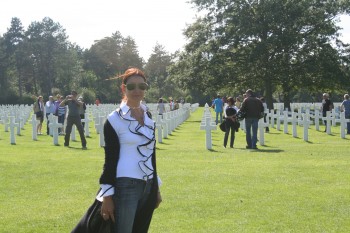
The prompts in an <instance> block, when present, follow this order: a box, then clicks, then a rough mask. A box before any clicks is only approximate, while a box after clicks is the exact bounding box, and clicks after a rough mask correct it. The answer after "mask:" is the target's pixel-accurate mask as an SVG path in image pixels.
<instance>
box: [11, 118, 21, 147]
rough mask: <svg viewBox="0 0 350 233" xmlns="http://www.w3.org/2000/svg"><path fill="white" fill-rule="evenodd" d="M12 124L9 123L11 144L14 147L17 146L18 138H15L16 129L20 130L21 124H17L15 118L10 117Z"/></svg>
mask: <svg viewBox="0 0 350 233" xmlns="http://www.w3.org/2000/svg"><path fill="white" fill-rule="evenodd" d="M9 119H10V123H9V127H10V143H11V144H12V145H15V144H16V136H15V127H17V128H19V124H18V123H15V117H14V116H10V117H9Z"/></svg>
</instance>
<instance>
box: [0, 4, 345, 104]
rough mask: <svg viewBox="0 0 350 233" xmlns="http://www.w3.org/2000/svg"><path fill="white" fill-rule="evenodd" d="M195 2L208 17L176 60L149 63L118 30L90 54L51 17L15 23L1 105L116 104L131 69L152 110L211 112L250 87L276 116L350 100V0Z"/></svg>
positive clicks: (166, 57) (2, 41)
mask: <svg viewBox="0 0 350 233" xmlns="http://www.w3.org/2000/svg"><path fill="white" fill-rule="evenodd" d="M190 2H191V3H192V5H193V6H194V7H195V8H197V9H198V11H199V12H201V14H200V15H201V16H200V17H197V19H196V21H195V22H194V23H192V24H190V25H188V26H187V27H186V28H185V29H184V36H185V37H186V38H187V41H188V42H187V44H186V45H185V48H184V50H183V51H177V52H175V53H173V54H169V53H168V52H167V51H166V49H165V48H164V46H162V45H160V44H155V46H154V48H153V51H152V54H151V56H150V57H149V59H148V60H147V61H145V60H144V59H143V58H142V57H140V56H139V53H138V49H137V44H136V43H135V40H134V39H133V38H132V37H130V36H127V37H124V36H123V35H122V34H121V33H120V32H118V31H116V32H115V33H113V34H112V35H111V36H106V37H105V38H102V39H99V40H96V41H95V43H94V44H93V45H92V46H91V47H90V48H89V49H83V48H81V47H79V45H76V44H72V43H71V42H69V40H68V36H67V35H66V33H65V29H64V28H63V27H62V26H61V25H60V24H59V23H58V22H54V21H53V20H52V19H50V18H48V17H47V18H44V19H43V20H42V21H40V22H32V23H31V24H30V25H29V27H28V28H27V29H24V28H23V26H22V24H21V21H20V19H19V18H16V17H14V18H12V20H11V25H10V27H9V28H8V30H7V32H6V33H4V35H2V36H0V90H1V93H2V94H1V95H0V104H4V103H5V104H10V103H26V102H30V103H31V102H32V100H31V96H32V95H33V94H34V95H38V94H41V95H44V96H48V95H52V94H56V93H60V94H63V95H64V94H68V93H69V91H70V90H72V89H75V90H78V92H79V93H81V94H82V95H83V96H84V99H85V100H86V101H87V102H93V101H94V99H95V98H96V97H99V98H100V99H101V100H102V101H103V102H105V103H116V102H119V101H120V99H121V96H120V94H119V93H120V90H119V87H120V81H118V80H117V81H116V80H115V79H113V77H116V76H117V75H118V74H121V73H123V72H124V70H125V69H127V68H128V67H129V66H136V67H140V68H142V69H144V70H145V72H146V75H147V77H148V78H149V82H150V89H149V90H148V92H147V94H146V102H157V100H158V98H160V97H163V98H164V99H167V98H168V97H173V98H175V99H177V98H185V99H186V101H188V102H199V103H201V104H204V103H205V102H209V101H210V98H212V97H213V96H215V95H216V94H217V93H220V94H221V95H222V96H225V95H226V96H234V97H235V96H239V95H241V94H242V93H244V92H245V90H246V89H248V88H251V89H253V90H255V91H256V92H257V93H258V94H259V95H260V96H265V99H266V101H267V103H268V106H269V107H270V108H271V107H272V103H273V102H275V101H279V102H284V103H285V106H289V104H290V102H293V101H294V102H314V101H319V100H320V99H321V96H322V93H323V92H329V93H331V96H332V98H333V100H334V101H340V100H341V96H342V95H343V94H344V93H349V91H350V72H349V58H350V56H349V55H350V46H349V44H346V43H344V42H342V41H341V40H340V34H339V30H340V28H339V27H338V26H337V20H339V16H340V15H341V14H349V9H350V2H349V1H328V0H236V1H226V0H214V1H213V0H191V1H190Z"/></svg>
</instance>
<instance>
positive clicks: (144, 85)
mask: <svg viewBox="0 0 350 233" xmlns="http://www.w3.org/2000/svg"><path fill="white" fill-rule="evenodd" d="M139 89H140V90H142V91H144V90H146V89H147V83H139Z"/></svg>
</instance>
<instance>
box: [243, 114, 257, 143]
mask: <svg viewBox="0 0 350 233" xmlns="http://www.w3.org/2000/svg"><path fill="white" fill-rule="evenodd" d="M258 123H259V119H258V118H246V119H245V129H246V135H245V136H246V141H247V146H248V147H250V148H255V147H256V142H257V141H258V137H257V135H258ZM252 131H253V133H252Z"/></svg>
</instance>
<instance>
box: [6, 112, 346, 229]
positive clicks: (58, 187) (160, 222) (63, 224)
mask: <svg viewBox="0 0 350 233" xmlns="http://www.w3.org/2000/svg"><path fill="white" fill-rule="evenodd" d="M202 115H203V108H199V109H198V110H197V111H196V112H195V113H192V115H191V117H190V118H189V119H188V120H187V121H186V122H184V123H183V124H182V125H180V126H179V127H178V128H177V129H176V130H175V131H174V132H173V133H172V134H171V135H170V136H169V138H168V139H164V140H163V143H162V144H160V143H158V144H157V162H158V173H159V175H160V177H161V179H162V181H163V186H162V187H161V190H162V196H163V202H162V204H161V206H160V208H159V209H157V210H156V211H155V214H154V217H153V220H152V224H151V228H150V232H151V233H158V232H159V233H175V232H185V233H187V232H189V233H192V232H194V233H197V232H206V233H207V232H215V233H230V232H350V153H349V150H350V141H349V138H350V137H349V135H347V138H346V139H341V138H340V135H339V127H336V128H332V132H333V134H332V135H327V134H326V133H324V132H317V131H315V130H314V126H311V128H310V131H309V132H310V134H309V141H308V142H304V141H303V139H302V135H303V129H302V128H301V127H298V134H299V138H293V137H292V135H291V134H292V133H291V128H290V133H289V134H284V133H283V128H282V130H281V131H277V130H276V129H270V133H269V134H265V144H266V145H265V146H259V144H258V146H259V150H257V151H255V150H246V149H245V145H246V143H245V134H244V132H242V131H239V132H238V133H237V134H236V140H235V148H234V149H229V148H227V149H225V148H223V146H222V145H223V136H224V133H223V132H221V131H220V130H219V129H218V130H217V131H213V135H212V138H213V149H212V150H210V151H209V150H206V149H205V131H202V130H200V129H199V127H200V120H201V117H202ZM0 127H1V131H0V190H1V191H0V210H1V211H0V232H1V233H5V232H6V233H14V232H16V233H17V232H18V233H19V232H26V233H27V232H33V233H51V232H62V233H63V232H70V231H71V229H72V228H73V227H74V226H75V224H76V223H77V222H78V221H79V219H80V218H81V216H82V215H83V214H84V212H85V211H86V209H87V208H88V206H89V205H90V204H91V203H92V202H93V199H94V198H95V194H96V192H97V190H98V187H99V184H98V179H99V176H100V173H101V169H102V166H103V159H104V154H103V149H102V148H100V147H99V139H98V135H96V134H95V131H94V129H93V127H92V124H91V129H90V130H91V132H92V135H91V138H88V139H87V141H88V150H86V151H84V150H81V145H80V142H79V141H78V142H71V143H70V145H71V147H72V148H65V147H63V146H62V145H63V137H60V138H59V142H60V144H61V146H54V145H53V143H52V138H51V137H49V136H46V135H42V136H38V141H32V139H31V125H30V124H27V125H26V129H25V130H23V131H22V136H17V137H16V142H17V144H16V145H11V144H10V136H9V133H6V132H4V131H3V125H0ZM321 129H322V130H323V127H321ZM77 139H78V140H80V139H79V135H78V134H77Z"/></svg>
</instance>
